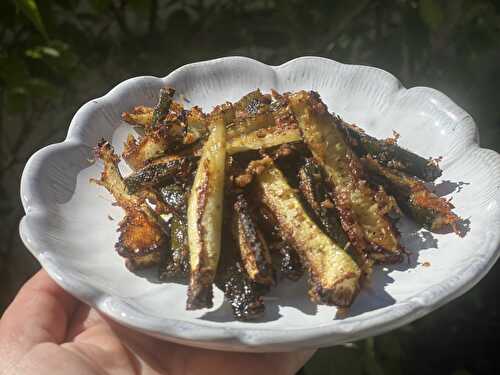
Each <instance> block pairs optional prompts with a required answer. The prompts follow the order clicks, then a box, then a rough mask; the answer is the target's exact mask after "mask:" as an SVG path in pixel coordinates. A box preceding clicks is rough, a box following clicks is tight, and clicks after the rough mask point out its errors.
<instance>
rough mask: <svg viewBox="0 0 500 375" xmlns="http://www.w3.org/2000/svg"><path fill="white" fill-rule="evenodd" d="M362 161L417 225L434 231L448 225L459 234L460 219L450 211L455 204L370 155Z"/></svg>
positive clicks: (376, 180) (420, 182) (375, 179)
mask: <svg viewBox="0 0 500 375" xmlns="http://www.w3.org/2000/svg"><path fill="white" fill-rule="evenodd" d="M361 160H362V161H363V164H364V166H365V168H366V170H367V171H368V172H369V173H370V174H371V175H372V178H373V179H374V181H375V182H377V183H380V184H381V185H382V186H384V188H385V189H386V190H387V191H388V192H389V194H392V195H393V196H394V197H395V198H396V200H397V202H398V204H399V206H400V207H401V209H402V210H403V211H404V212H405V213H406V214H407V215H409V216H410V217H411V218H413V219H414V220H415V221H416V222H417V223H418V224H420V225H422V226H423V227H424V228H426V229H429V230H433V231H435V230H439V229H441V228H442V227H444V226H446V225H451V226H452V227H453V229H454V230H455V232H457V233H458V229H457V228H456V224H457V223H458V222H459V221H460V218H459V217H458V216H457V215H455V214H454V213H453V212H452V209H453V208H454V207H453V205H452V204H451V203H450V202H449V201H448V200H446V199H443V198H440V197H438V196H437V195H435V194H434V193H432V192H431V191H430V190H429V189H428V188H427V187H426V186H425V184H424V183H423V182H422V181H420V180H418V179H416V178H414V177H411V176H408V175H406V174H405V173H403V172H401V171H397V170H394V169H391V168H388V167H386V166H384V165H382V164H381V163H379V162H378V161H377V160H375V159H374V158H372V157H371V156H370V155H368V156H366V157H365V158H362V159H361Z"/></svg>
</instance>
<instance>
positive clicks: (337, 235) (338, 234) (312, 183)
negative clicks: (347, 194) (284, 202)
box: [298, 158, 348, 247]
mask: <svg viewBox="0 0 500 375" xmlns="http://www.w3.org/2000/svg"><path fill="white" fill-rule="evenodd" d="M298 176H299V189H300V192H301V193H302V196H303V197H304V199H305V201H306V202H307V205H308V207H309V208H310V210H311V211H312V212H313V214H314V217H315V219H316V221H317V222H318V224H319V225H320V226H321V228H322V229H323V231H324V232H325V233H326V234H328V235H329V236H330V237H331V238H332V239H333V240H334V241H335V242H336V243H338V244H339V245H340V246H342V247H345V246H346V244H347V242H348V240H347V237H346V235H345V233H344V230H343V229H342V224H341V222H340V219H339V217H338V213H337V211H336V209H335V207H334V206H333V203H332V202H331V197H330V195H329V194H328V192H327V187H326V186H325V183H324V179H323V173H322V170H321V168H320V166H319V165H318V164H317V163H316V161H315V160H314V159H313V158H307V159H306V160H305V162H304V165H303V166H302V167H301V168H300V170H299V173H298Z"/></svg>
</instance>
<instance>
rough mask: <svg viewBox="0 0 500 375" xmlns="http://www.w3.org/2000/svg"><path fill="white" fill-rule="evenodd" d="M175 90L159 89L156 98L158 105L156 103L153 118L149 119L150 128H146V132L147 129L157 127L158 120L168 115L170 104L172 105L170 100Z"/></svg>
mask: <svg viewBox="0 0 500 375" xmlns="http://www.w3.org/2000/svg"><path fill="white" fill-rule="evenodd" d="M174 94H175V90H174V89H172V88H161V89H160V95H159V97H158V103H156V105H155V107H154V108H153V117H152V119H151V126H150V127H148V128H146V131H147V130H149V129H153V130H154V129H155V128H157V127H158V125H159V123H160V120H161V118H162V117H165V115H166V114H167V113H168V110H169V109H170V104H171V103H172V98H173V97H174Z"/></svg>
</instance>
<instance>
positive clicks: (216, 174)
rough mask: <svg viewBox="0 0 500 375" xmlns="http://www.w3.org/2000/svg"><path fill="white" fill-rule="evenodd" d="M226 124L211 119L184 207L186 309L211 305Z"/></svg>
mask: <svg viewBox="0 0 500 375" xmlns="http://www.w3.org/2000/svg"><path fill="white" fill-rule="evenodd" d="M225 132H226V128H225V123H224V120H223V119H222V118H221V117H216V118H213V119H212V130H211V134H210V136H209V137H208V139H207V141H206V142H205V144H204V146H203V149H202V152H201V158H200V161H199V163H198V169H197V171H196V175H195V178H194V182H193V186H192V188H191V194H190V196H189V201H188V208H187V223H188V243H189V252H190V266H191V276H190V281H189V289H188V300H187V309H188V310H194V309H199V308H204V307H211V306H212V297H213V290H212V289H213V288H212V283H213V280H214V277H215V273H216V271H217V264H218V261H219V255H220V246H221V230H222V228H221V227H222V225H221V224H222V202H223V194H224V175H225V173H224V169H225V161H226V138H225V136H226V134H225Z"/></svg>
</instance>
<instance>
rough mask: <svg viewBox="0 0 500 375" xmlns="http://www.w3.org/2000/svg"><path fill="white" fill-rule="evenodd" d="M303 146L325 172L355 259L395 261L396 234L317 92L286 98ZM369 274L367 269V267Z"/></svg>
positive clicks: (398, 255)
mask: <svg viewBox="0 0 500 375" xmlns="http://www.w3.org/2000/svg"><path fill="white" fill-rule="evenodd" d="M288 98H289V100H290V106H291V108H292V110H293V112H294V114H295V116H296V118H297V121H298V122H299V126H300V128H301V130H302V135H303V137H304V141H305V143H306V144H307V145H308V147H309V149H310V150H311V152H312V154H313V156H314V157H315V159H316V160H317V161H318V163H319V164H320V165H321V167H322V168H323V170H324V171H325V174H326V177H327V182H328V183H329V185H330V187H331V189H332V191H333V198H334V202H335V206H336V207H337V209H338V211H339V215H340V218H341V222H342V226H343V228H344V231H345V232H346V234H347V236H348V238H349V240H350V242H351V244H352V245H353V247H354V249H355V251H356V253H357V254H358V255H359V257H361V258H362V257H363V253H365V252H366V251H368V252H369V255H370V257H371V258H373V259H374V260H377V261H381V262H395V261H399V260H400V259H401V256H402V248H401V244H400V243H399V235H398V233H397V231H396V229H395V228H394V227H393V225H392V223H391V222H390V221H389V220H388V218H387V217H386V215H385V214H384V213H383V212H382V210H381V208H380V207H379V206H378V204H377V202H376V200H375V192H374V191H373V190H372V189H371V188H370V186H369V185H368V184H367V182H366V181H365V180H364V179H363V166H362V164H361V162H360V161H359V159H358V157H357V156H356V155H355V154H354V153H353V151H352V150H351V149H350V147H349V146H348V145H347V143H346V142H345V140H344V136H343V134H342V133H341V132H340V131H339V130H338V129H337V128H336V127H335V126H334V125H333V121H334V119H333V116H332V115H330V114H329V113H328V110H327V108H326V106H325V105H324V103H323V102H321V100H320V98H319V95H318V94H317V93H314V92H311V93H307V92H305V91H299V92H297V93H294V94H291V95H289V96H288ZM366 268H367V270H366V272H367V273H369V269H370V266H369V265H367V267H366Z"/></svg>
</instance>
